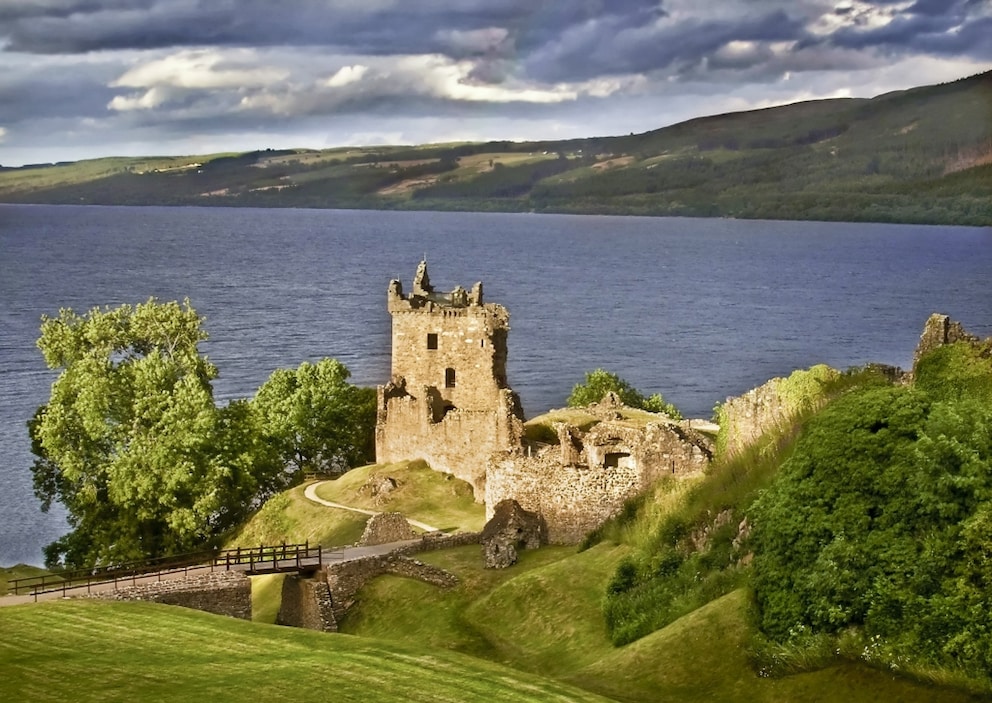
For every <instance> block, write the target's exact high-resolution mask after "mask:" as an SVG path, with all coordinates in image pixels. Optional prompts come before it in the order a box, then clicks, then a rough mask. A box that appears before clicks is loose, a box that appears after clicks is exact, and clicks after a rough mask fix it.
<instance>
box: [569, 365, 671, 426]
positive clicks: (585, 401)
mask: <svg viewBox="0 0 992 703" xmlns="http://www.w3.org/2000/svg"><path fill="white" fill-rule="evenodd" d="M610 392H612V393H616V394H617V396H618V397H619V398H620V400H621V401H622V402H623V404H624V405H628V406H630V407H632V408H640V409H641V410H647V411H648V412H653V413H664V414H665V415H668V416H669V417H671V418H672V419H674V420H681V419H682V413H680V412H679V410H678V408H676V407H675V406H674V405H672V404H671V403H668V402H666V401H665V399H664V398H663V397H662V396H661V394H660V393H654V394H653V395H651V396H649V397H645V395H644V394H643V393H641V392H640V391H639V390H637V389H636V388H634V387H633V386H631V385H630V384H629V383H628V382H627V381H625V380H623V379H622V378H620V377H619V376H617V375H616V374H615V373H611V372H609V371H605V370H604V369H596V370H595V371H588V372H586V380H585V382H584V383H579V384H576V385H575V387H574V388H572V393H571V394H570V395H569V396H568V400H567V401H565V402H566V404H567V405H568V407H570V408H578V407H583V406H586V405H592V404H593V403H598V402H599V401H601V400H602V399H603V397H604V396H605V395H606V394H607V393H610Z"/></svg>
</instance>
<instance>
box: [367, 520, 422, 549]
mask: <svg viewBox="0 0 992 703" xmlns="http://www.w3.org/2000/svg"><path fill="white" fill-rule="evenodd" d="M416 537H417V533H416V532H414V530H413V528H412V527H410V523H409V522H407V520H406V518H405V517H403V514H402V513H379V514H378V515H373V516H372V517H370V518H369V520H368V522H366V523H365V531H364V532H363V533H362V537H361V539H359V540H358V544H359V546H361V547H371V546H372V545H375V544H389V543H391V542H403V541H406V540H408V539H416Z"/></svg>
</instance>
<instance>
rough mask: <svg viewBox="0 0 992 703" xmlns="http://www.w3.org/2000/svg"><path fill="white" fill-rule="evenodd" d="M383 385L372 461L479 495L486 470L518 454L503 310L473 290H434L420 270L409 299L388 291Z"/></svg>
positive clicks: (517, 411) (518, 416) (395, 285)
mask: <svg viewBox="0 0 992 703" xmlns="http://www.w3.org/2000/svg"><path fill="white" fill-rule="evenodd" d="M386 302H387V307H388V310H389V314H390V317H391V318H392V328H393V333H392V371H391V379H390V382H389V383H388V384H386V385H385V386H380V387H379V389H378V414H377V418H376V432H375V448H376V461H378V462H379V463H390V462H394V461H400V460H404V459H423V460H424V461H426V462H427V463H428V464H430V465H431V467H432V468H434V469H435V470H436V471H444V472H446V473H449V474H453V475H455V476H456V477H458V478H460V479H463V480H465V481H467V482H469V483H470V484H472V487H473V489H474V490H475V495H476V499H477V500H479V501H481V500H482V497H483V494H484V491H485V481H486V461H487V459H488V458H489V456H490V455H491V454H493V453H494V452H502V451H508V450H512V448H514V447H518V446H519V445H520V441H521V437H522V434H523V414H522V411H521V408H520V401H519V399H518V398H517V395H516V394H515V393H514V392H513V391H512V390H510V388H509V386H508V384H507V381H506V338H507V333H508V332H509V329H510V324H509V322H510V315H509V313H508V312H507V310H506V308H504V307H503V306H502V305H497V304H495V303H485V302H483V299H482V284H481V283H476V284H475V285H474V286H473V287H472V289H471V291H466V290H465V289H464V288H462V287H461V286H456V287H455V289H454V290H452V291H451V292H450V293H439V292H437V291H435V290H434V288H433V286H432V285H431V283H430V279H429V277H428V275H427V263H426V262H424V261H422V262H420V266H419V267H418V268H417V274H416V277H415V278H414V281H413V290H412V291H411V292H410V294H409V295H405V294H404V293H403V287H402V285H401V283H400V282H399V281H398V280H393V281H391V282H390V283H389V289H388V292H387V298H386Z"/></svg>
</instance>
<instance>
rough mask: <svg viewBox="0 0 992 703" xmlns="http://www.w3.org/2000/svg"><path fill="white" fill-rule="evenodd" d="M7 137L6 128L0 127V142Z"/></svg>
mask: <svg viewBox="0 0 992 703" xmlns="http://www.w3.org/2000/svg"><path fill="white" fill-rule="evenodd" d="M6 138H7V128H6V127H0V142H2V141H3V140H4V139H6Z"/></svg>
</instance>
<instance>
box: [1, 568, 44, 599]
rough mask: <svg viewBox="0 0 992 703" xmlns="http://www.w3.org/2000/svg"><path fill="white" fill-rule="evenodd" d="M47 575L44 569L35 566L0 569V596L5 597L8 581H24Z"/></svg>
mask: <svg viewBox="0 0 992 703" xmlns="http://www.w3.org/2000/svg"><path fill="white" fill-rule="evenodd" d="M47 573H49V572H48V571H45V570H44V569H40V568H38V567H37V566H28V565H27V564H17V565H16V566H10V567H0V596H5V595H7V593H8V585H7V584H8V583H9V582H10V581H15V580H17V579H26V578H30V577H32V576H43V575H44V574H47Z"/></svg>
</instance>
